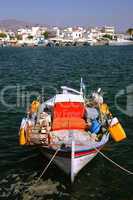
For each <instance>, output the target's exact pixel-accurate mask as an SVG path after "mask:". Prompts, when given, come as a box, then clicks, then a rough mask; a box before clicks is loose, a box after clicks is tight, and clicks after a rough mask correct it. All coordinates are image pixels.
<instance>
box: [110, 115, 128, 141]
mask: <svg viewBox="0 0 133 200" xmlns="http://www.w3.org/2000/svg"><path fill="white" fill-rule="evenodd" d="M109 132H110V134H111V136H112V138H113V139H114V140H115V141H116V142H119V141H121V140H123V139H125V138H126V137H127V136H126V133H125V131H124V129H123V127H122V126H121V124H120V122H119V121H118V119H117V118H116V117H115V118H113V119H112V120H111V121H110V124H109Z"/></svg>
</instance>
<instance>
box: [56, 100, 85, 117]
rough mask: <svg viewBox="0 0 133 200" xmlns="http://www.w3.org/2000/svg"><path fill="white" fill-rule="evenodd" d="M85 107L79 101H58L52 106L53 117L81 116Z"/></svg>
mask: <svg viewBox="0 0 133 200" xmlns="http://www.w3.org/2000/svg"><path fill="white" fill-rule="evenodd" d="M84 112H85V107H84V104H83V103H79V102H60V103H56V104H55V106H54V113H53V114H54V118H62V117H66V118H71V117H76V118H83V117H84Z"/></svg>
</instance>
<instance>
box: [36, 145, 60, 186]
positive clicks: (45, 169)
mask: <svg viewBox="0 0 133 200" xmlns="http://www.w3.org/2000/svg"><path fill="white" fill-rule="evenodd" d="M59 150H60V148H58V149H57V150H56V152H55V153H54V155H53V157H52V158H51V160H50V161H49V163H48V164H47V166H46V167H45V168H44V170H43V172H42V173H41V175H40V176H39V178H38V179H37V180H36V183H37V182H39V181H40V179H41V177H42V176H43V175H44V173H45V172H46V171H47V169H48V168H49V166H50V164H51V163H52V161H53V160H54V158H55V156H56V155H57V153H58V151H59Z"/></svg>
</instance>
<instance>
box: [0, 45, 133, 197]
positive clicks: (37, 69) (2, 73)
mask: <svg viewBox="0 0 133 200" xmlns="http://www.w3.org/2000/svg"><path fill="white" fill-rule="evenodd" d="M81 76H82V77H83V79H84V82H85V84H86V89H87V93H89V92H91V91H92V90H93V89H96V88H98V87H102V88H103V90H104V92H105V94H104V96H105V99H106V101H107V102H108V103H109V105H110V109H111V110H112V112H113V113H114V115H117V117H118V118H119V119H120V121H121V122H122V124H123V126H124V128H125V130H126V133H127V136H128V138H127V140H126V141H123V142H120V143H115V142H113V141H111V142H110V143H109V144H108V145H107V147H106V149H105V151H104V153H105V154H106V155H107V156H109V157H110V158H111V159H113V160H114V161H116V162H117V163H119V164H120V165H122V166H124V167H125V168H127V169H129V170H132V171H133V85H132V84H133V46H132V47H131V46H129V47H82V48H78V47H76V48H72V47H71V48H69V47H67V48H0V93H1V94H0V199H10V200H11V199H13V200H19V199H24V200H27V199H39V200H41V199H49V200H51V199H59V200H60V199H72V200H80V199H81V200H82V199H84V200H97V199H98V200H104V199H106V200H133V175H127V174H126V173H125V172H123V171H121V170H120V169H118V168H117V167H116V166H114V165H113V164H111V163H109V162H108V161H107V160H105V159H104V158H103V157H101V156H100V155H98V156H97V157H96V158H95V159H94V160H93V161H92V162H91V163H89V164H88V165H87V166H86V167H85V168H84V169H83V170H82V171H81V172H80V173H79V175H78V176H77V177H76V180H75V183H74V185H72V186H71V185H70V182H69V179H68V177H67V176H66V175H65V174H64V173H63V172H62V171H61V170H59V169H58V168H57V167H56V166H55V165H54V164H52V165H51V166H50V168H49V169H48V171H47V172H46V173H45V174H44V176H43V178H41V180H40V182H39V183H37V184H36V185H35V180H36V179H37V178H38V177H39V175H40V174H41V172H42V171H43V169H44V167H45V166H46V164H47V163H48V160H47V159H45V158H43V157H42V155H41V154H40V153H39V151H38V150H36V149H34V148H33V149H30V148H22V147H19V145H18V129H19V125H20V122H21V118H22V117H23V116H24V115H25V110H26V105H25V104H24V97H25V94H26V93H28V94H29V93H30V94H31V92H32V93H35V92H37V93H40V94H41V93H42V91H44V94H45V98H46V99H47V98H48V97H50V96H51V95H53V94H54V93H55V92H56V91H57V90H59V86H60V85H67V86H72V87H74V88H76V89H78V88H79V83H80V77H81ZM128 90H130V91H128ZM16 93H17V94H18V98H16V96H17V94H16ZM116 95H117V97H118V98H117V104H118V105H117V106H115V97H116ZM22 96H23V99H22ZM33 96H34V94H33V95H32V97H31V98H33ZM129 96H130V102H129ZM127 99H128V104H129V103H130V107H129V106H128V108H127V107H126V104H127ZM3 101H4V102H3ZM27 101H28V100H27ZM16 102H17V105H16V106H15V104H16ZM3 103H5V105H4V104H3ZM6 104H8V106H7V105H6ZM9 104H10V106H9ZM11 104H12V106H11ZM121 109H123V110H124V112H125V111H126V110H127V111H128V112H127V114H128V115H130V116H128V115H127V114H125V113H124V112H122V111H121ZM31 186H32V187H31Z"/></svg>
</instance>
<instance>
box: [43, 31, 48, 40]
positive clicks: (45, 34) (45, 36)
mask: <svg viewBox="0 0 133 200" xmlns="http://www.w3.org/2000/svg"><path fill="white" fill-rule="evenodd" d="M42 35H43V36H44V38H45V39H48V38H49V32H48V31H45V32H44V33H43V34H42Z"/></svg>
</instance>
